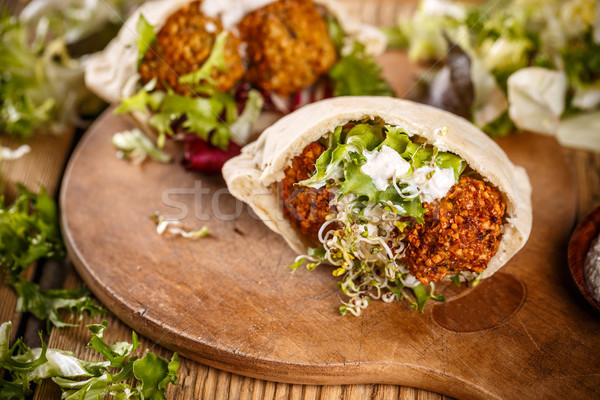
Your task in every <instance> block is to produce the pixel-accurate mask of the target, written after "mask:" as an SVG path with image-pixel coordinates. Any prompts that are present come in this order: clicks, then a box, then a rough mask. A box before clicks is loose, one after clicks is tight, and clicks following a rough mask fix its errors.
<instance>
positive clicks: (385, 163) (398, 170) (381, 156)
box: [360, 146, 456, 203]
mask: <svg viewBox="0 0 600 400" xmlns="http://www.w3.org/2000/svg"><path fill="white" fill-rule="evenodd" d="M363 155H364V156H365V158H366V159H367V163H366V164H365V165H363V166H362V167H361V168H360V169H361V171H362V172H363V173H364V174H366V175H368V176H369V177H370V178H371V180H373V184H374V185H375V187H376V188H377V190H379V191H384V190H386V189H387V187H388V186H389V185H390V180H391V179H393V178H394V176H395V177H396V178H397V179H398V181H399V182H407V183H409V184H411V185H412V186H415V187H416V188H418V190H419V191H420V193H421V199H422V200H423V202H425V203H430V202H432V201H434V200H436V199H440V198H442V197H444V196H445V195H446V193H448V190H450V188H451V187H452V186H453V185H454V184H455V183H456V181H455V180H454V171H453V170H452V168H445V169H441V168H438V167H429V166H423V167H421V168H418V169H417V170H415V171H414V172H413V174H412V175H411V176H409V177H408V178H404V179H403V178H402V177H404V176H405V175H406V174H407V173H408V171H409V170H410V167H411V166H410V163H409V162H408V161H406V160H405V159H403V158H402V157H401V156H400V154H398V152H397V151H395V150H394V149H392V148H391V147H389V146H382V147H381V150H379V151H374V152H371V151H363Z"/></svg>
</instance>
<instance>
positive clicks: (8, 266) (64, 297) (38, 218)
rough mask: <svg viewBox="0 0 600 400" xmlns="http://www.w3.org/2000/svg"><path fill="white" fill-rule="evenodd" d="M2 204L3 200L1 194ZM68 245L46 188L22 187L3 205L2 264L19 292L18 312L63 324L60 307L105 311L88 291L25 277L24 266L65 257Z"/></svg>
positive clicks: (0, 225)
mask: <svg viewBox="0 0 600 400" xmlns="http://www.w3.org/2000/svg"><path fill="white" fill-rule="evenodd" d="M0 203H4V199H3V198H2V197H0ZM64 256H65V248H64V244H63V241H62V237H61V235H60V229H59V225H58V211H57V207H56V203H55V202H54V200H53V199H52V198H50V196H48V194H47V193H46V191H45V190H44V189H41V190H40V193H39V194H37V195H36V194H34V193H33V192H31V191H29V190H27V189H26V188H25V187H24V186H22V185H21V186H19V194H18V196H17V198H16V200H15V201H14V203H13V204H12V205H10V206H5V205H3V206H1V207H0V266H2V267H3V268H4V269H5V271H6V272H7V280H8V282H7V283H8V285H9V286H10V287H11V288H12V289H13V290H14V291H15V293H16V295H17V311H18V312H31V313H32V314H33V315H35V316H36V317H37V318H39V319H41V320H46V322H47V323H48V329H49V326H50V324H52V325H54V326H57V327H62V326H70V325H69V324H67V323H65V322H64V321H63V320H62V319H61V317H60V314H59V310H61V309H62V310H69V311H70V312H71V313H73V311H76V312H77V313H78V314H79V318H80V319H81V318H82V316H83V313H84V312H87V313H88V314H90V315H96V314H102V313H103V312H104V311H103V309H102V308H101V307H98V306H97V305H96V304H95V303H94V302H93V301H92V299H91V297H90V295H89V293H88V292H87V291H85V290H69V289H49V290H42V289H40V287H39V286H38V285H37V284H35V283H33V282H29V281H27V280H25V279H23V278H22V274H23V272H24V271H25V269H26V268H27V267H28V266H29V265H31V264H32V263H33V262H35V261H37V260H39V259H40V258H54V259H62V258H64Z"/></svg>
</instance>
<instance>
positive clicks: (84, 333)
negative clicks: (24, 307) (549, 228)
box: [0, 0, 600, 400]
mask: <svg viewBox="0 0 600 400" xmlns="http://www.w3.org/2000/svg"><path fill="white" fill-rule="evenodd" d="M346 3H348V5H349V7H350V12H351V13H352V14H354V15H361V16H362V19H363V20H365V21H367V22H371V23H378V24H380V25H390V24H393V23H394V21H395V19H396V16H397V15H398V14H399V13H405V12H410V10H411V9H412V7H413V6H412V5H408V6H407V5H405V4H404V3H400V2H398V1H396V0H378V1H377V7H373V3H375V2H374V1H370V2H360V1H356V0H351V1H347V2H346ZM76 136H77V135H75V134H74V133H73V132H65V134H64V135H62V136H57V137H53V136H36V137H35V138H34V140H32V141H31V143H30V145H31V147H32V149H33V150H32V153H31V154H30V155H28V156H27V157H25V158H24V159H22V160H18V161H13V162H2V163H1V164H0V167H1V171H2V177H3V179H5V180H6V181H8V182H16V181H21V182H24V183H25V184H26V185H28V186H29V187H30V188H32V189H37V184H38V183H42V184H43V185H45V186H46V188H47V189H48V191H49V192H50V193H51V194H53V195H56V193H57V187H58V184H59V182H60V178H61V176H62V172H63V168H64V165H65V163H66V160H67V157H68V154H69V153H70V151H71V149H72V144H73V143H74V142H75V141H76V140H77V137H76ZM7 144H9V145H10V146H11V147H15V146H16V144H15V143H12V142H10V141H9V140H7V139H5V138H2V139H0V145H7ZM563 151H564V155H565V157H566V158H567V159H568V161H569V164H570V166H571V168H572V172H573V177H574V180H575V181H576V183H577V187H578V211H577V220H580V219H581V218H582V217H583V216H584V215H585V214H587V213H588V212H589V211H590V210H591V209H593V208H594V207H595V206H598V205H599V204H600V153H592V152H588V151H584V150H574V149H564V150H563ZM13 194H14V192H13ZM9 196H10V192H9ZM28 275H29V276H30V277H32V278H33V279H35V280H36V281H38V282H39V283H40V284H41V285H42V287H46V288H49V287H64V288H74V287H81V286H83V283H82V282H81V280H80V278H79V277H78V276H77V274H76V273H75V272H74V271H73V269H72V268H71V266H70V265H69V264H68V262H64V263H56V262H46V263H43V264H40V265H38V266H34V267H32V268H31V269H30V270H29V271H28ZM15 300H16V299H15V296H14V295H13V293H12V292H11V291H10V290H9V289H7V288H6V287H5V286H4V285H2V286H0V321H7V320H12V321H13V323H14V325H15V327H18V329H15V332H14V333H16V334H18V335H25V337H26V341H27V343H29V344H30V345H34V346H35V345H36V341H38V339H37V336H36V332H37V331H38V330H39V329H42V326H41V325H40V323H39V322H38V321H36V320H35V319H33V318H29V317H28V316H26V315H17V314H15V313H14V308H15ZM106 319H107V320H108V321H109V322H110V324H109V329H108V331H107V333H106V339H107V341H108V342H112V341H114V340H117V339H119V340H127V339H128V338H131V330H130V329H129V328H128V327H127V326H126V325H124V324H123V323H121V322H120V321H119V320H117V319H116V318H113V317H110V316H107V317H106ZM99 321H100V319H99V318H96V319H95V320H91V319H89V318H87V317H86V318H84V320H83V321H82V322H81V324H80V325H79V326H78V327H77V328H64V329H60V330H59V329H54V330H53V331H52V332H51V334H50V335H49V337H47V338H46V340H47V342H48V344H49V347H55V348H61V349H65V350H70V351H73V352H74V353H75V354H76V355H77V356H79V357H82V358H86V359H93V358H94V356H95V355H94V354H93V352H91V351H90V350H88V349H86V347H85V345H86V344H87V341H88V340H89V331H88V330H87V329H86V328H85V325H86V324H89V323H97V322H99ZM141 339H142V340H141V342H142V344H141V346H140V348H139V349H138V351H139V352H140V353H142V352H143V351H145V349H146V348H148V349H150V350H151V351H153V352H155V353H157V354H159V355H162V356H164V357H170V354H171V352H170V351H168V350H166V349H164V348H162V347H160V345H158V344H156V343H152V342H150V341H148V340H146V339H144V338H141ZM167 397H168V398H169V399H181V400H183V399H238V398H240V399H267V400H270V399H365V398H373V399H403V400H404V399H440V398H444V397H445V396H443V395H440V394H436V393H432V392H428V391H424V390H420V389H415V388H410V387H403V386H394V385H383V384H366V385H335V386H314V385H295V384H286V383H277V382H269V381H264V380H260V379H253V378H247V377H243V376H239V375H235V374H231V373H228V372H224V371H220V370H218V369H215V368H211V367H208V366H205V365H202V364H199V363H197V362H194V361H191V360H187V359H184V358H182V359H181V366H180V369H179V381H178V384H177V386H171V387H169V389H168V391H167ZM59 398H60V391H59V390H58V388H57V387H56V386H55V385H54V384H53V383H51V382H46V383H44V384H42V385H41V386H40V387H38V388H37V389H36V391H35V395H34V399H59Z"/></svg>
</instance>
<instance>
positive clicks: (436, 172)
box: [409, 166, 456, 203]
mask: <svg viewBox="0 0 600 400" xmlns="http://www.w3.org/2000/svg"><path fill="white" fill-rule="evenodd" d="M409 182H410V183H412V184H414V185H415V186H417V187H419V188H420V189H421V200H422V201H423V202H424V203H430V202H432V201H434V200H436V199H441V198H442V197H444V196H445V195H446V193H448V190H450V188H451V187H452V186H453V185H454V184H455V183H456V181H455V180H454V170H453V169H452V168H444V169H441V168H437V167H435V168H432V167H428V166H425V167H421V168H419V169H417V170H416V171H415V172H414V173H413V174H412V176H411V177H410V178H409Z"/></svg>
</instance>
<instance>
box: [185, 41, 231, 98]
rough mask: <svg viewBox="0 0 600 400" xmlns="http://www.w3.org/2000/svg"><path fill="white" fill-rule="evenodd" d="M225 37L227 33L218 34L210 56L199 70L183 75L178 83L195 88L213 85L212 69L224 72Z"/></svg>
mask: <svg viewBox="0 0 600 400" xmlns="http://www.w3.org/2000/svg"><path fill="white" fill-rule="evenodd" d="M227 36H228V32H227V31H223V32H221V33H219V35H218V36H217V38H216V39H215V44H214V46H213V49H212V51H211V52H210V55H209V56H208V58H207V59H206V61H205V62H204V64H202V66H201V67H200V69H198V70H196V71H194V72H191V73H189V74H186V75H183V76H182V77H180V78H179V82H180V83H187V84H190V85H192V87H195V88H198V87H201V85H202V84H208V85H214V83H215V82H214V79H213V78H212V76H211V75H212V72H213V69H215V68H216V69H217V70H219V71H224V70H225V68H226V63H225V44H226V43H227Z"/></svg>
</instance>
